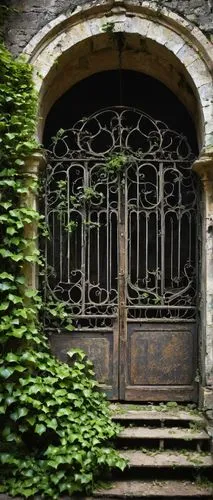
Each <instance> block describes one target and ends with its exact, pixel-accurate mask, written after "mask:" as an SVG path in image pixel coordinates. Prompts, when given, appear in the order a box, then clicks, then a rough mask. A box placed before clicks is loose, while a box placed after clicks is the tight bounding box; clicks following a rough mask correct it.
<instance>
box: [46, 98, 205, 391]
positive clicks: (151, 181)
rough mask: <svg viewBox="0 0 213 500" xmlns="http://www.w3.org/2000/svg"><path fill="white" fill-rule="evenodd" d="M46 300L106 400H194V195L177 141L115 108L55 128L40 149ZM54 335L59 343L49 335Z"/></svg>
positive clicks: (62, 340) (187, 161)
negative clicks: (69, 325) (61, 312)
mask: <svg viewBox="0 0 213 500" xmlns="http://www.w3.org/2000/svg"><path fill="white" fill-rule="evenodd" d="M48 157H49V161H48V166H47V172H46V192H45V216H46V222H47V224H48V227H49V231H50V239H49V240H47V243H46V276H45V294H46V297H48V300H49V299H50V298H51V300H52V301H53V303H55V304H56V305H57V304H60V303H63V304H64V305H65V307H66V310H67V311H68V312H69V313H70V315H71V317H72V322H73V325H74V331H73V332H70V333H66V334H65V333H63V325H62V324H60V323H55V324H53V323H49V322H48V318H46V328H47V329H48V330H49V331H51V333H52V335H51V342H52V347H53V351H54V352H55V353H56V354H57V355H58V356H59V357H60V358H61V359H63V360H66V351H67V350H68V349H69V348H70V347H72V346H75V347H76V346H78V347H81V348H83V349H84V350H85V351H86V352H87V353H88V355H89V357H90V358H92V360H93V362H94V365H95V370H96V374H97V378H98V380H99V381H100V384H101V385H102V386H103V387H104V389H105V390H106V391H108V395H109V397H110V398H111V399H113V398H114V399H118V398H120V399H129V400H169V399H173V400H192V399H195V397H196V395H195V394H196V391H195V383H194V377H195V372H196V345H197V340H196V310H197V290H198V283H197V276H198V269H197V267H198V260H199V259H198V222H197V221H198V219H197V189H196V185H195V179H194V176H193V173H192V170H191V164H192V162H193V160H194V157H193V154H192V152H191V149H190V146H189V144H188V142H187V140H186V138H185V137H183V136H182V135H180V134H178V133H176V132H175V131H173V130H170V129H169V128H168V127H167V126H166V125H165V124H164V123H162V122H160V121H157V120H153V119H152V118H151V117H150V116H148V115H146V114H144V113H143V112H142V111H140V110H137V109H131V108H126V107H125V108H124V107H117V108H111V109H104V110H101V111H99V112H97V113H95V114H93V115H92V116H90V117H89V118H85V119H82V120H80V121H79V122H78V123H77V124H76V125H75V126H74V127H73V128H72V129H70V130H66V131H63V130H60V131H59V132H58V134H57V136H56V137H55V138H54V140H53V144H52V146H51V151H49V152H48ZM58 331H60V333H61V334H60V335H57V332H58Z"/></svg>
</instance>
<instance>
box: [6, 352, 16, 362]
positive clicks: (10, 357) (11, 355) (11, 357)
mask: <svg viewBox="0 0 213 500" xmlns="http://www.w3.org/2000/svg"><path fill="white" fill-rule="evenodd" d="M5 359H6V361H8V362H9V363H13V362H14V361H18V359H19V358H18V356H17V355H16V354H14V353H13V352H8V354H7V356H6V358H5Z"/></svg>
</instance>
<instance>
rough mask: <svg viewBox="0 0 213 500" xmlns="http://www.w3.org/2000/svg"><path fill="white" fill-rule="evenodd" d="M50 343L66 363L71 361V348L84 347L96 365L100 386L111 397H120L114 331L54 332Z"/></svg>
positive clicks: (53, 350) (55, 352)
mask: <svg viewBox="0 0 213 500" xmlns="http://www.w3.org/2000/svg"><path fill="white" fill-rule="evenodd" d="M50 343H51V349H52V352H53V354H55V356H57V357H58V358H59V359H60V360H61V361H63V362H66V363H67V362H69V358H68V356H67V352H68V351H69V350H71V349H75V348H78V349H82V350H83V351H84V352H85V353H86V354H87V356H88V359H90V360H91V361H92V363H93V365H94V371H95V375H96V379H97V380H98V382H99V385H100V388H101V389H103V390H104V392H106V394H107V396H108V398H109V399H118V373H117V371H118V364H117V357H118V355H117V349H116V341H115V338H114V336H113V331H109V332H104V333H101V332H94V331H91V332H82V331H81V332H75V331H74V332H72V333H71V334H70V333H69V334H61V335H57V334H53V335H51V336H50Z"/></svg>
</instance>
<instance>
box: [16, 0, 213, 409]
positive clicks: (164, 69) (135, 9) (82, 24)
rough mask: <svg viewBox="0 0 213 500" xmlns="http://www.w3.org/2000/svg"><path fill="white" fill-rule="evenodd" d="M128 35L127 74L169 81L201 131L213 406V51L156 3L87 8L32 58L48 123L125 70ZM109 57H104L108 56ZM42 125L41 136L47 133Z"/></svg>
mask: <svg viewBox="0 0 213 500" xmlns="http://www.w3.org/2000/svg"><path fill="white" fill-rule="evenodd" d="M104 25H105V26H106V25H108V26H111V27H112V31H113V33H117V32H119V33H124V34H125V38H126V46H125V48H124V53H123V55H122V64H123V68H124V69H137V70H138V71H143V72H145V73H147V74H150V75H152V76H154V77H156V78H158V79H159V80H161V81H162V82H163V83H165V84H166V85H167V86H168V87H169V88H170V89H171V90H172V91H173V92H174V93H175V94H176V95H178V97H179V99H180V100H181V101H182V102H183V103H184V104H185V106H186V108H187V109H188V111H189V113H190V114H191V115H192V116H193V119H194V122H195V123H196V127H197V137H198V143H199V146H200V151H201V154H200V158H199V160H197V161H196V162H195V169H196V171H197V172H198V173H199V174H200V176H201V178H202V179H203V180H204V182H203V186H204V197H205V203H204V204H205V214H204V219H203V220H204V221H205V223H204V224H203V235H204V236H203V259H202V268H203V271H202V272H203V279H202V283H203V284H204V285H203V291H202V296H203V297H205V299H203V303H202V312H201V314H202V325H203V327H202V329H203V332H202V352H201V358H202V386H203V390H202V394H201V396H202V398H203V400H204V405H205V406H206V407H211V404H212V403H213V402H212V392H211V389H212V386H213V373H212V359H213V318H212V312H211V308H212V301H213V278H212V276H213V269H212V268H213V263H212V246H211V245H212V231H211V227H212V226H211V224H212V223H211V220H212V217H213V208H212V201H211V198H212V180H213V176H212V168H213V120H212V116H213V104H212V96H213V91H212V78H211V68H212V58H211V53H212V47H211V45H210V44H209V43H208V40H207V39H206V38H205V37H204V35H203V34H202V33H201V32H200V31H199V29H197V28H195V27H193V26H191V25H190V23H188V22H186V21H185V20H183V19H182V18H180V17H179V16H178V15H177V14H175V13H173V12H170V11H169V10H167V9H166V8H162V9H160V12H159V10H158V9H157V7H156V6H155V4H153V3H152V2H148V1H147V2H144V3H143V5H142V6H141V5H140V4H139V3H138V2H130V3H128V2H122V1H115V2H113V3H112V2H106V3H103V4H102V3H101V4H100V5H93V4H91V5H90V4H86V5H85V6H84V7H78V8H77V9H76V10H75V11H74V12H73V13H70V12H68V13H67V14H65V15H62V16H60V17H59V18H57V19H56V20H54V21H53V22H51V23H50V24H49V25H48V26H46V27H45V28H43V29H42V30H41V31H40V32H39V33H38V34H37V35H36V36H35V37H34V38H33V39H32V41H31V42H30V43H29V44H28V45H27V47H26V48H25V53H26V54H27V55H28V57H29V61H30V62H32V64H33V65H34V67H35V82H36V86H37V89H38V91H39V95H40V115H41V116H42V117H43V121H44V120H45V117H46V116H47V113H48V111H49V109H50V107H51V106H52V104H53V103H54V102H55V101H56V100H57V98H58V97H60V95H62V94H63V93H64V92H65V91H66V90H67V89H68V88H69V87H71V86H72V85H73V84H74V83H76V82H77V81H79V80H81V79H82V78H83V77H85V76H89V75H90V74H93V73H94V72H97V71H101V70H103V69H114V68H115V67H117V65H118V54H117V53H116V51H115V49H114V47H113V40H112V38H113V37H112V36H111V37H109V35H108V34H107V33H105V32H104V31H103V29H104ZM103 55H104V57H103ZM42 128H43V125H42V120H40V122H39V127H38V134H39V136H40V137H41V134H42Z"/></svg>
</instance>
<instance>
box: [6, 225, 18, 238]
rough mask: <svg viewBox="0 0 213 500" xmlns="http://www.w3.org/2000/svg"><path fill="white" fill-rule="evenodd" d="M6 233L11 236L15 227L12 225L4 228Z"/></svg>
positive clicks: (14, 231)
mask: <svg viewBox="0 0 213 500" xmlns="http://www.w3.org/2000/svg"><path fill="white" fill-rule="evenodd" d="M6 233H7V234H10V235H11V236H13V234H15V233H17V231H16V229H15V228H14V227H12V226H9V227H7V229H6Z"/></svg>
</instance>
